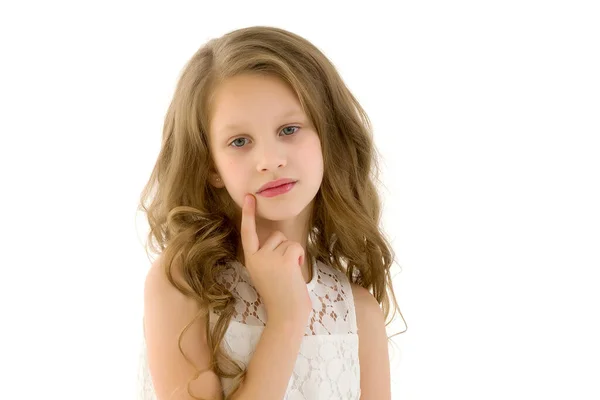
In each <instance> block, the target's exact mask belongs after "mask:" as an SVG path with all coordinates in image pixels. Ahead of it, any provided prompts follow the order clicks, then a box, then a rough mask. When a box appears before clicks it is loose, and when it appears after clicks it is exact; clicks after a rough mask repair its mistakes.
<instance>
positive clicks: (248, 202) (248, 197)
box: [245, 196, 252, 205]
mask: <svg viewBox="0 0 600 400" xmlns="http://www.w3.org/2000/svg"><path fill="white" fill-rule="evenodd" d="M245 199H246V200H245V201H246V204H248V205H250V202H251V201H252V200H251V199H250V196H246V197H245Z"/></svg>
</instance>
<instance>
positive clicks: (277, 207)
mask: <svg viewBox="0 0 600 400" xmlns="http://www.w3.org/2000/svg"><path fill="white" fill-rule="evenodd" d="M275 199H276V197H271V198H265V197H260V195H259V196H257V200H258V202H257V208H256V216H257V217H258V218H262V219H265V220H269V221H286V220H289V219H293V218H296V217H297V216H298V215H300V213H302V211H304V210H305V209H306V207H307V206H308V204H307V203H306V201H305V199H302V198H295V199H293V198H292V199H290V200H287V199H286V200H285V201H284V200H283V199H281V200H275ZM273 200H275V201H273Z"/></svg>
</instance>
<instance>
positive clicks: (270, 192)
mask: <svg viewBox="0 0 600 400" xmlns="http://www.w3.org/2000/svg"><path fill="white" fill-rule="evenodd" d="M296 182H297V181H296ZM296 182H289V183H285V184H283V185H279V186H275V187H272V188H269V189H265V190H263V191H260V192H258V194H259V195H261V196H264V197H274V196H278V195H280V194H284V193H287V192H289V191H290V190H292V188H293V187H294V186H295V185H296Z"/></svg>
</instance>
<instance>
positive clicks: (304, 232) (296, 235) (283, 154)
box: [209, 74, 323, 282]
mask: <svg viewBox="0 0 600 400" xmlns="http://www.w3.org/2000/svg"><path fill="white" fill-rule="evenodd" d="M212 110H213V112H212V115H211V121H210V125H209V142H210V149H211V153H212V157H213V161H214V163H215V166H216V171H212V173H211V176H210V184H211V185H213V186H214V187H216V188H219V189H224V190H227V191H228V192H229V195H230V196H231V198H232V199H233V200H234V202H235V203H236V204H237V205H238V207H239V211H240V215H241V209H242V206H243V201H244V196H245V195H246V194H248V193H249V194H252V195H253V196H254V197H255V198H256V231H257V234H258V238H259V242H260V243H261V244H262V243H264V242H265V241H266V239H267V238H268V237H269V236H270V235H271V233H273V232H274V231H281V232H282V233H283V234H284V235H285V236H286V238H287V239H288V240H292V241H295V242H298V243H300V244H301V245H302V247H303V248H304V249H306V244H307V243H306V242H307V236H308V227H307V223H308V218H309V216H310V212H311V210H312V207H313V204H314V198H315V195H316V194H317V192H318V190H319V187H320V185H321V181H322V178H323V156H322V151H321V142H320V139H319V136H318V134H317V132H316V130H315V128H314V127H313V126H312V124H311V122H310V120H309V118H308V117H307V116H306V114H305V113H304V112H303V110H302V107H301V105H300V102H299V101H298V98H297V97H296V95H295V93H294V91H293V90H292V89H291V88H290V87H289V86H288V85H286V84H285V83H284V82H283V81H282V80H280V79H279V78H277V77H273V76H264V75H258V74H244V75H238V76H235V77H233V78H230V79H228V80H226V81H225V82H223V83H222V84H221V85H220V86H219V87H218V88H217V89H216V92H215V95H214V103H213V109H212ZM288 112H291V114H289V115H286V114H288ZM230 124H235V125H237V127H235V128H227V125H230ZM217 178H220V180H217ZM279 178H291V179H294V180H297V181H298V182H297V183H296V185H295V186H294V188H292V190H290V191H289V192H287V193H285V194H280V195H279V196H275V197H270V198H268V197H264V196H261V195H260V194H257V192H258V190H259V188H260V187H261V186H262V185H264V184H265V183H267V182H270V181H273V180H276V179H279ZM238 223H240V224H241V218H240V221H238ZM238 227H239V226H238ZM238 257H239V260H240V261H242V262H243V260H244V258H243V253H242V254H239V255H238ZM310 262H311V260H310V259H307V258H306V257H305V259H304V264H303V266H302V275H303V277H304V279H305V281H306V282H308V281H309V280H310V278H311V276H310V275H311V273H310V271H311V268H310Z"/></svg>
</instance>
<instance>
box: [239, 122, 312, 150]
mask: <svg viewBox="0 0 600 400" xmlns="http://www.w3.org/2000/svg"><path fill="white" fill-rule="evenodd" d="M287 128H298V129H296V131H294V133H292V134H289V135H284V136H293V135H295V134H296V133H297V132H298V130H299V129H300V127H299V126H296V125H290V126H285V127H283V128H282V129H281V130H282V131H283V130H284V129H287ZM238 139H245V138H244V137H239V138H235V139H233V140H232V141H231V142H230V143H229V147H233V148H236V149H241V148H242V147H244V146H232V144H233V142H235V141H236V140H238Z"/></svg>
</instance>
